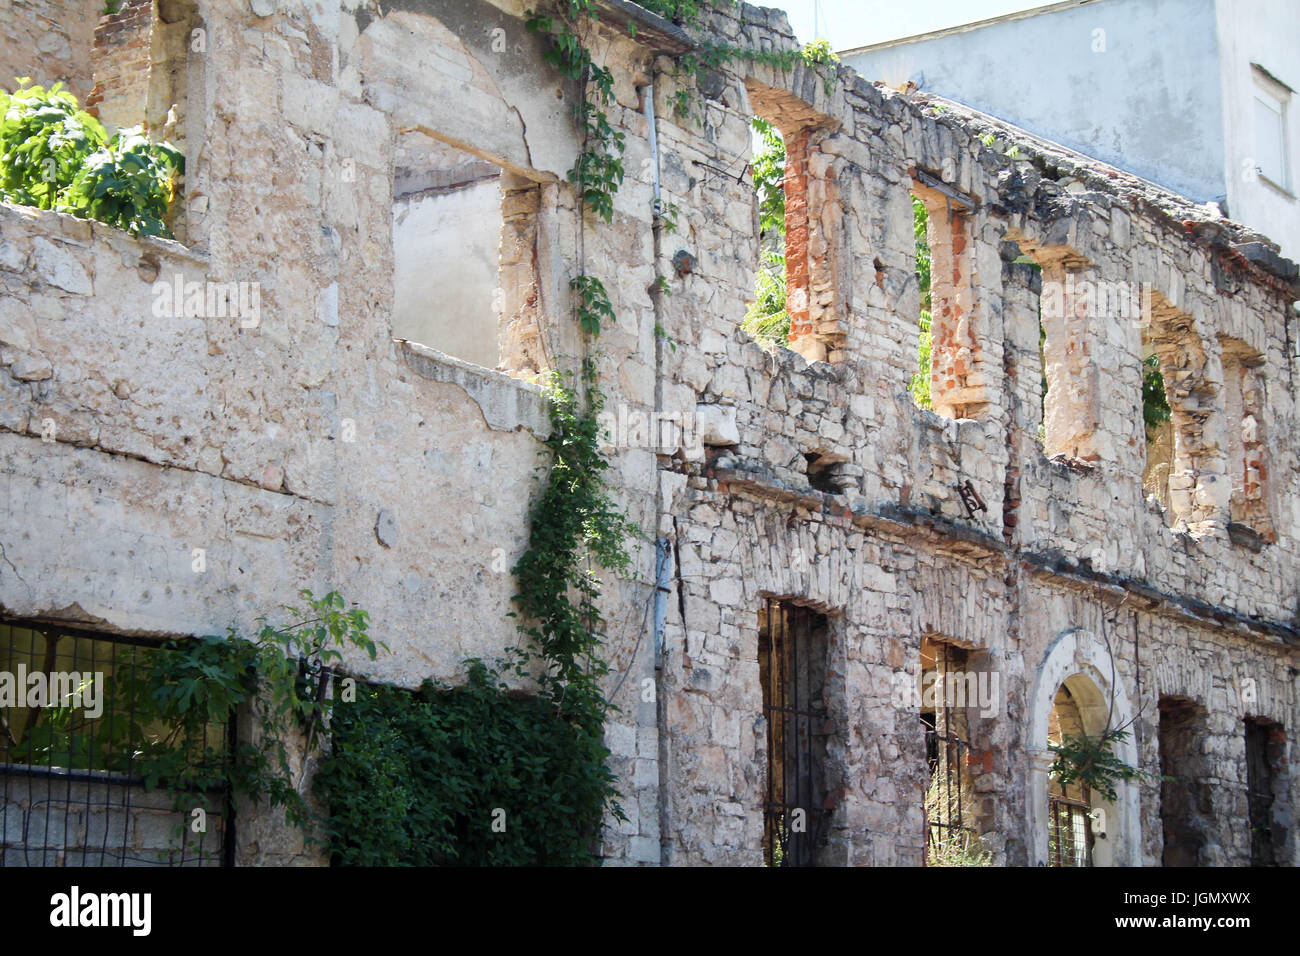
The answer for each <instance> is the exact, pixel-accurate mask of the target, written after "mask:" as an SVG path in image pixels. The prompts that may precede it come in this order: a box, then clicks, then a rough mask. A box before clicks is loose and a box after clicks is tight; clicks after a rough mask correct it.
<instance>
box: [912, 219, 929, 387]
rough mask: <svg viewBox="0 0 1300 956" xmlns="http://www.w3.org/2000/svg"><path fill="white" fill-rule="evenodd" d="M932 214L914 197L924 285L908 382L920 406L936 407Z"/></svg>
mask: <svg viewBox="0 0 1300 956" xmlns="http://www.w3.org/2000/svg"><path fill="white" fill-rule="evenodd" d="M929 228H930V214H929V213H928V212H927V211H926V208H925V203H923V202H921V200H919V199H917V198H916V197H915V196H913V197H912V234H913V235H914V236H915V237H916V279H917V282H918V283H919V284H920V287H921V315H920V319H919V326H920V332H919V334H918V339H917V370H916V374H915V375H913V376H912V381H911V383H910V384H909V385H908V391H910V392H911V393H912V400H913V401H915V402H916V404H917V405H918V406H920V407H921V408H933V407H934V406H933V404H932V403H931V398H930V342H931V338H930V310H931V304H930V239H929Z"/></svg>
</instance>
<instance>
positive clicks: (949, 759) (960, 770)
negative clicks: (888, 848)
mask: <svg viewBox="0 0 1300 956" xmlns="http://www.w3.org/2000/svg"><path fill="white" fill-rule="evenodd" d="M970 656H971V655H970V652H969V651H967V650H966V649H964V648H961V647H957V646H956V645H953V644H949V643H946V642H939V641H936V640H933V639H931V638H925V639H924V640H922V642H921V727H922V733H923V734H924V736H925V755H926V766H927V769H928V778H927V784H926V790H925V828H926V833H925V860H924V862H925V865H926V866H980V865H989V863H990V862H991V860H990V858H989V855H988V853H987V851H986V850H985V849H984V846H983V844H982V843H981V841H980V833H981V830H982V829H983V827H982V822H983V820H982V818H983V817H984V816H986V815H987V814H986V813H985V812H984V811H985V808H984V806H983V800H982V796H981V794H980V793H978V792H977V790H976V788H975V785H974V777H975V774H976V773H977V772H978V771H979V768H980V767H981V766H982V763H983V761H982V755H981V753H980V751H979V750H978V748H975V747H972V745H971V735H972V727H971V718H970V708H972V707H977V706H980V705H981V703H987V702H985V701H982V700H981V699H980V695H981V693H982V692H984V691H985V690H987V685H986V686H985V687H981V686H980V683H979V680H978V675H977V674H975V673H974V672H973V671H972V670H971V669H970V666H969V664H970Z"/></svg>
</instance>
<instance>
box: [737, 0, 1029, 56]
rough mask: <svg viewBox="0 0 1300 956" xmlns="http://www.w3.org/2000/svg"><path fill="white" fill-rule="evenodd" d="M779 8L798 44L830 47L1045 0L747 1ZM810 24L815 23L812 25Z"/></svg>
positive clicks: (954, 22)
mask: <svg viewBox="0 0 1300 956" xmlns="http://www.w3.org/2000/svg"><path fill="white" fill-rule="evenodd" d="M750 2H751V3H757V4H758V5H759V6H768V7H780V8H781V9H783V10H785V11H786V13H788V14H789V15H790V26H792V27H794V32H795V35H796V36H798V37H799V40H800V41H801V42H803V43H808V42H809V41H811V40H816V39H819V38H820V39H826V40H829V41H830V43H831V48H832V49H834V50H847V49H849V48H851V47H857V46H866V45H867V44H869V43H880V42H882V41H884V40H896V39H898V38H899V37H906V36H913V35H914V34H917V33H928V32H929V31H931V30H941V29H943V28H944V27H954V26H957V25H958V24H961V23H971V22H973V21H975V20H986V19H988V18H989V17H997V16H1001V15H1002V14H1004V13H1013V12H1014V11H1016V10H1029V9H1031V8H1033V7H1041V6H1046V4H1045V3H1044V0H924V2H916V0H911V2H908V0H750ZM814 23H815V24H816V28H815V29H814Z"/></svg>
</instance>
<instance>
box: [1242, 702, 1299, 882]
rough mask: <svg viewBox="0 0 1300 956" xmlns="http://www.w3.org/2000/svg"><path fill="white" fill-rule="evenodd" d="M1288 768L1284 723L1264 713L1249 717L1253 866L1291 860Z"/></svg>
mask: <svg viewBox="0 0 1300 956" xmlns="http://www.w3.org/2000/svg"><path fill="white" fill-rule="evenodd" d="M1285 768H1286V735H1285V734H1284V733H1283V731H1282V725H1281V724H1279V723H1277V722H1276V721H1272V720H1268V719H1266V718H1263V717H1247V718H1246V806H1247V813H1248V816H1249V820H1250V865H1251V866H1278V865H1281V864H1285V863H1286V862H1287V861H1288V857H1287V854H1286V842H1287V836H1288V833H1287V831H1288V828H1289V824H1290V801H1289V799H1288V796H1287V790H1286V787H1287V783H1288V777H1287V773H1286V769H1285Z"/></svg>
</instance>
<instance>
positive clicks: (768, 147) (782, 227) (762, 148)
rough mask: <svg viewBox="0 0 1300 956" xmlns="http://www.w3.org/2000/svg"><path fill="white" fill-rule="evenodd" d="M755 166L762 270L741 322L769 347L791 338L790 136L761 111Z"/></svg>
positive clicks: (755, 126)
mask: <svg viewBox="0 0 1300 956" xmlns="http://www.w3.org/2000/svg"><path fill="white" fill-rule="evenodd" d="M750 128H751V131H752V137H753V146H752V154H753V160H752V162H751V163H750V170H751V172H752V173H753V182H754V195H755V200H756V202H757V204H758V258H759V264H758V272H757V274H756V275H755V278H754V302H753V304H752V305H751V306H750V307H749V311H747V312H746V313H745V318H744V321H743V322H742V323H741V328H742V329H744V330H745V332H747V333H748V334H749V336H750V337H751V338H753V339H754V341H756V342H758V343H759V344H760V345H763V346H765V347H771V346H775V345H780V346H787V345H789V343H790V313H789V312H788V311H787V310H786V259H785V235H786V222H785V210H786V203H785V160H786V157H785V137H784V136H783V135H782V133H781V131H780V130H779V129H777V128H776V127H775V126H774V125H772V124H771V123H769V122H767V121H766V120H764V119H763V118H762V117H758V116H755V117H754V118H753V119H752V120H751V121H750Z"/></svg>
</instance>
